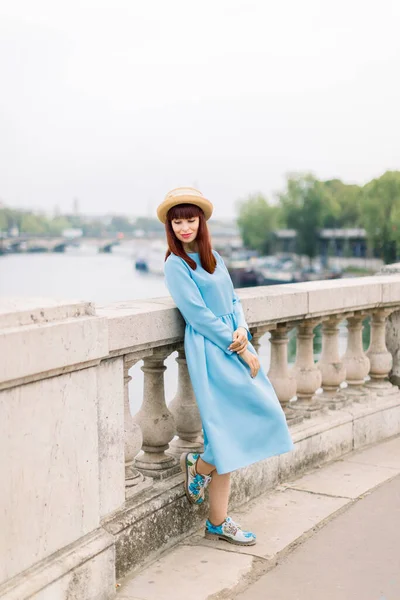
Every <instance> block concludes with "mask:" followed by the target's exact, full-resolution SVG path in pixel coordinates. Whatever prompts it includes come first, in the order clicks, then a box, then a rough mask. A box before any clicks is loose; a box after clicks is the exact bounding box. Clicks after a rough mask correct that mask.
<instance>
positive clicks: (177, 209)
mask: <svg viewBox="0 0 400 600" xmlns="http://www.w3.org/2000/svg"><path fill="white" fill-rule="evenodd" d="M194 217H199V228H198V230H197V237H196V242H197V245H198V248H199V255H200V262H201V266H202V267H203V269H205V270H206V271H208V272H209V273H214V271H215V268H216V266H217V261H216V259H215V256H214V254H213V253H212V248H211V238H210V232H209V231H208V227H207V221H206V218H205V216H204V212H203V211H202V209H201V208H200V207H199V206H196V205H195V204H177V205H176V206H173V207H172V208H170V209H169V211H168V213H167V220H166V222H165V231H166V234H167V243H168V250H167V253H166V255H165V260H167V258H168V256H169V255H170V254H176V255H177V256H180V257H181V258H183V260H185V261H186V262H187V264H188V265H189V266H190V267H191V268H192V269H193V270H195V269H197V264H196V262H195V261H194V260H193V258H190V256H189V255H188V254H186V252H185V250H184V249H183V244H182V242H181V241H180V240H178V238H177V237H176V235H175V233H174V230H173V228H172V223H171V221H172V220H173V219H193V218H194Z"/></svg>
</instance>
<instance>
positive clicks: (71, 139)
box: [0, 0, 400, 219]
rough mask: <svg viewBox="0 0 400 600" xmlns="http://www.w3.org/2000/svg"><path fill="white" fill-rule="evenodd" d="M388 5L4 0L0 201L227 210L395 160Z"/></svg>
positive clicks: (397, 92)
mask: <svg viewBox="0 0 400 600" xmlns="http://www.w3.org/2000/svg"><path fill="white" fill-rule="evenodd" d="M399 24H400V3H399V2H398V1H397V0H381V2H380V3H379V4H378V3H377V2H373V1H372V0H364V1H361V0H347V1H345V0H337V1H336V2H334V3H333V2H329V3H326V2H325V3H324V2H320V0H303V1H302V2H301V3H300V2H298V1H297V0H281V2H272V1H270V0H257V1H255V0H218V2H215V0H214V1H213V2H212V1H211V0H203V2H202V3H200V4H194V3H190V2H187V0H186V1H184V0H169V1H168V2H165V0H164V1H163V0H148V2H135V1H134V0H113V2H111V0H107V1H106V0H97V1H96V2H94V1H92V0H91V1H88V0H70V1H69V2H65V3H59V2H54V1H51V0H36V1H35V2H31V1H30V0H14V1H13V2H6V1H5V0H3V1H0V81H1V87H2V91H1V94H0V202H4V203H5V204H6V205H8V206H12V207H21V208H34V209H40V210H45V211H47V212H52V211H53V210H54V208H55V207H56V206H58V207H59V209H60V211H61V212H62V213H65V212H71V211H72V209H73V205H74V199H75V198H77V199H78V201H79V211H80V212H81V213H83V214H106V213H119V214H128V215H132V216H155V209H156V207H157V205H158V204H159V202H161V200H162V199H163V197H164V195H165V193H166V192H167V191H168V190H169V189H170V188H172V187H176V186H180V185H194V186H195V187H199V189H201V190H202V192H203V193H204V194H205V195H206V196H207V197H209V198H210V200H211V201H212V202H213V203H214V205H215V213H214V214H215V217H216V218H217V219H218V218H229V219H232V218H234V217H235V215H236V211H235V202H236V201H237V200H238V199H240V198H243V197H245V196H247V195H248V194H250V193H257V192H261V193H263V194H265V195H266V196H268V197H269V198H272V197H273V194H274V192H276V191H278V190H280V189H282V187H283V185H284V178H285V174H286V173H288V172H292V171H311V172H313V173H314V174H315V175H316V176H317V177H319V178H322V179H331V178H336V177H337V178H340V179H343V180H344V181H346V182H348V183H358V184H364V183H365V182H366V181H368V180H370V179H372V178H373V177H377V176H379V175H381V174H382V173H383V172H384V171H386V170H388V169H392V170H394V169H399V168H400V119H399V117H398V106H399V105H400V81H399V78H398V75H397V74H398V73H399V72H400V36H399V35H398V29H399Z"/></svg>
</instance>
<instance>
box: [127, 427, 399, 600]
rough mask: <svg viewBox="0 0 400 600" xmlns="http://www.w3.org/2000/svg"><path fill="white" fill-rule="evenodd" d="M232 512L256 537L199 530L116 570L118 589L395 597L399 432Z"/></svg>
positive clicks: (280, 599) (201, 599)
mask: <svg viewBox="0 0 400 600" xmlns="http://www.w3.org/2000/svg"><path fill="white" fill-rule="evenodd" d="M232 517H233V518H234V519H235V520H237V521H238V522H239V523H241V524H242V525H243V526H245V527H246V528H251V529H253V531H255V532H256V533H257V538H258V542H257V545H256V546H252V547H248V548H238V547H237V546H232V545H230V544H227V543H225V542H215V541H212V540H205V539H204V537H203V533H202V532H199V533H198V534H197V535H194V536H191V537H189V538H187V539H186V540H184V541H183V542H182V543H181V544H179V545H178V546H176V548H174V549H173V550H171V551H169V552H168V553H166V554H165V555H164V556H162V557H161V558H159V559H158V560H157V561H155V562H154V563H152V564H150V565H149V566H148V567H147V568H145V569H143V570H142V571H141V572H139V573H137V574H134V575H130V576H128V577H127V578H125V580H124V581H122V582H121V584H122V585H121V587H120V588H119V590H118V595H117V598H118V599H125V600H187V599H188V598H190V600H222V599H228V600H233V599H234V598H238V599H243V600H258V599H262V600H317V599H318V600H321V599H322V598H323V600H399V599H400V581H399V579H400V558H399V557H400V541H399V539H400V538H399V532H400V437H397V438H394V439H392V440H389V441H386V442H383V443H381V444H378V445H376V446H373V447H370V448H367V449H365V450H360V451H357V452H353V453H351V454H349V455H347V456H345V457H344V458H343V459H341V460H338V461H334V462H332V463H330V464H327V465H325V466H323V467H321V468H318V469H315V470H313V471H312V472H310V473H308V474H306V475H304V476H302V477H300V478H298V479H296V480H294V481H291V482H288V483H286V484H284V485H281V486H279V487H278V488H277V489H276V490H274V491H272V492H270V493H268V494H265V495H263V496H261V497H259V498H257V499H256V500H254V501H253V502H250V503H249V504H247V505H245V506H243V507H241V508H240V509H238V510H236V511H233V512H232ZM292 550H293V552H291V551H292Z"/></svg>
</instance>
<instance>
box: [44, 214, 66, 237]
mask: <svg viewBox="0 0 400 600" xmlns="http://www.w3.org/2000/svg"><path fill="white" fill-rule="evenodd" d="M70 227H71V222H70V221H69V220H68V219H67V218H66V217H61V216H60V217H54V219H52V220H51V221H49V223H48V230H49V233H51V235H61V234H62V232H63V231H64V229H69V228H70Z"/></svg>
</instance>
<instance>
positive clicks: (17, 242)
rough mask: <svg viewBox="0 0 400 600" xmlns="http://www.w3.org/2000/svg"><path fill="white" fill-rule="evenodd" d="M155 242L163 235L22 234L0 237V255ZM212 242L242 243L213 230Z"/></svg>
mask: <svg viewBox="0 0 400 600" xmlns="http://www.w3.org/2000/svg"><path fill="white" fill-rule="evenodd" d="M155 240H158V241H160V242H161V241H162V242H163V244H164V245H165V233H164V231H161V233H158V234H156V233H155V234H153V235H147V236H140V237H139V236H135V235H129V234H124V236H123V237H119V236H118V235H117V234H115V235H114V236H113V235H111V234H109V235H105V236H102V237H86V236H81V237H75V238H67V237H62V236H52V235H48V236H37V235H29V234H23V235H19V236H13V237H0V254H6V253H19V252H32V253H33V252H65V251H66V250H67V248H69V247H75V248H79V247H81V246H84V247H88V246H91V247H94V248H97V249H98V251H99V252H112V249H113V248H114V247H115V246H125V245H126V246H131V245H132V244H140V245H148V244H151V243H152V242H154V241H155ZM213 242H214V244H215V245H218V246H219V247H226V246H232V247H235V248H238V247H241V246H242V240H241V238H240V236H239V235H236V234H234V235H232V234H231V233H230V232H229V231H228V232H227V233H224V232H223V231H216V232H215V233H214V234H213Z"/></svg>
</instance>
